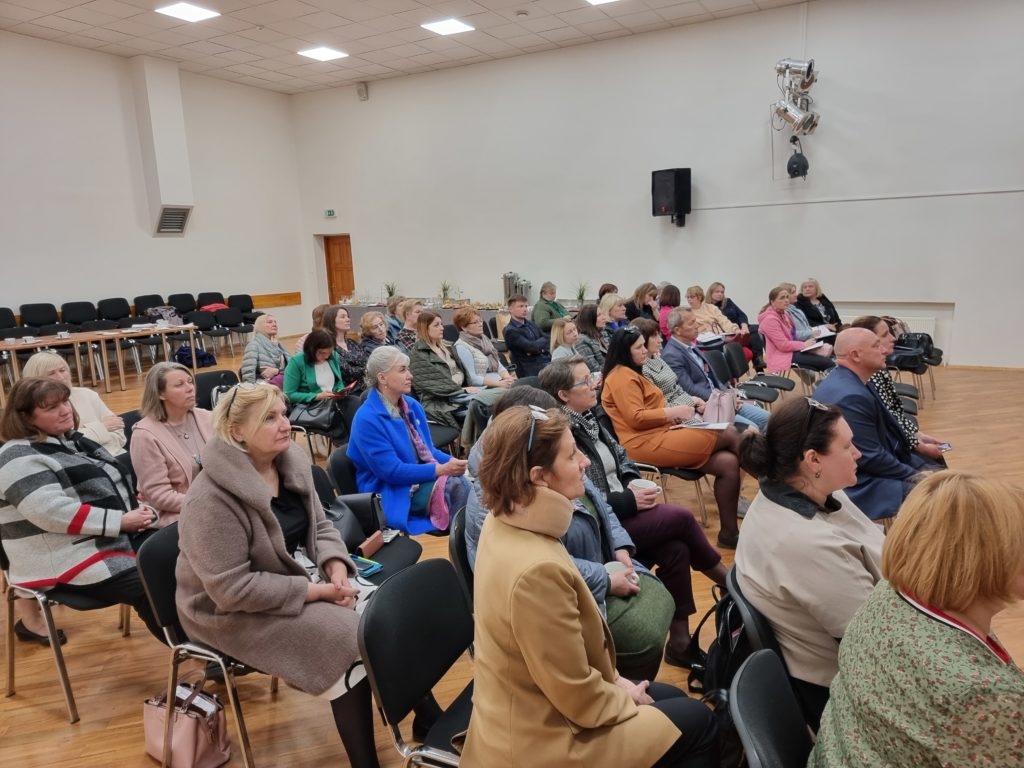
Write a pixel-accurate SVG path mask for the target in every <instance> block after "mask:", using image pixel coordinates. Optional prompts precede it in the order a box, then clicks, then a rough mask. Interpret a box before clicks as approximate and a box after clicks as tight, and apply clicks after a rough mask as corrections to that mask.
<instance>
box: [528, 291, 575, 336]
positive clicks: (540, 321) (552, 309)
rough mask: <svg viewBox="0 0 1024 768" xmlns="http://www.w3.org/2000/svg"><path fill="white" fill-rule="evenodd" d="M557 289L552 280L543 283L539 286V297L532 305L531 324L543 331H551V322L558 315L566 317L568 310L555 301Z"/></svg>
mask: <svg viewBox="0 0 1024 768" xmlns="http://www.w3.org/2000/svg"><path fill="white" fill-rule="evenodd" d="M557 292H558V289H557V288H556V287H555V284H554V283H552V282H547V283H544V285H542V286H541V287H540V299H539V300H538V301H537V303H536V304H534V305H533V313H532V314H531V315H530V319H531V320H533V324H534V325H536V326H537V327H538V328H540V329H541V330H542V331H544V333H550V332H551V324H552V323H553V322H554V321H555V320H557V319H558V318H560V317H568V315H569V311H568V310H567V309H566V308H565V307H563V306H562V305H561V304H559V303H558V302H557V301H555V295H556V294H557Z"/></svg>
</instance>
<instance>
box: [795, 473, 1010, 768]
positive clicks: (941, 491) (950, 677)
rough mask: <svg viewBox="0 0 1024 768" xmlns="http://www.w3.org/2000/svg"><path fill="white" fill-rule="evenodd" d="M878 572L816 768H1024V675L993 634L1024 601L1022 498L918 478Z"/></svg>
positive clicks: (845, 655)
mask: <svg viewBox="0 0 1024 768" xmlns="http://www.w3.org/2000/svg"><path fill="white" fill-rule="evenodd" d="M882 572H883V574H884V576H885V578H886V579H888V581H881V582H879V584H878V586H877V587H876V588H875V590H874V592H873V593H872V594H871V596H870V597H869V598H868V600H867V602H866V603H865V604H864V606H863V607H862V608H861V609H860V610H859V611H858V612H857V615H856V616H854V618H853V620H852V621H851V622H850V624H849V626H848V627H847V629H846V634H845V636H844V637H843V643H842V645H841V646H840V649H839V674H837V675H836V677H835V679H834V680H833V681H832V695H831V699H830V700H829V703H828V706H827V707H826V708H825V712H824V714H823V715H822V718H821V729H820V730H819V731H818V742H817V744H816V745H815V747H814V751H813V752H812V753H811V757H810V761H809V762H808V766H809V768H840V767H843V768H845V767H846V766H849V767H850V768H853V766H857V768H861V766H899V767H900V768H902V767H903V766H911V765H927V766H969V765H985V766H1007V767H1008V766H1020V765H1024V673H1022V672H1021V670H1020V669H1019V668H1018V667H1017V666H1016V665H1015V664H1014V663H1013V660H1012V659H1011V658H1010V656H1009V654H1008V653H1007V652H1006V650H1005V649H1004V648H1003V647H1002V646H1001V645H1000V644H999V641H998V640H996V638H995V636H994V635H993V634H992V626H991V625H992V618H993V617H994V616H995V615H996V614H997V613H999V612H1000V611H1002V610H1003V609H1004V608H1006V607H1007V606H1008V605H1009V604H1011V603H1013V602H1015V601H1018V600H1021V599H1024V489H1021V488H1018V487H1016V486H1012V485H1009V484H1007V483H1004V482H1001V481H998V480H989V479H986V478H982V477H980V476H977V475H972V474H968V473H964V472H940V473H938V474H935V475H932V476H931V477H929V478H927V479H925V480H923V481H922V482H921V483H920V484H919V485H918V486H917V487H916V488H915V489H914V490H913V491H912V492H911V494H910V495H909V496H908V497H907V500H906V501H905V502H904V503H903V507H902V508H901V509H900V514H899V516H898V517H897V518H896V523H895V524H894V525H893V527H892V530H891V531H890V532H889V536H888V537H887V539H886V542H885V548H884V550H883V555H882Z"/></svg>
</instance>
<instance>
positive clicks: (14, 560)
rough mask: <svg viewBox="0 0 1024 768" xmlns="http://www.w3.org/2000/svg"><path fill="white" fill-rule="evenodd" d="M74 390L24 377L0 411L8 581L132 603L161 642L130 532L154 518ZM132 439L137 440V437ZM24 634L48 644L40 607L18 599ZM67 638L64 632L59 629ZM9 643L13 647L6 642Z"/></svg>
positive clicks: (0, 507)
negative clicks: (91, 429) (84, 429)
mask: <svg viewBox="0 0 1024 768" xmlns="http://www.w3.org/2000/svg"><path fill="white" fill-rule="evenodd" d="M78 426H79V423H78V416H77V414H76V413H75V409H74V408H73V407H72V405H71V390H70V388H69V387H68V386H67V385H66V384H64V383H63V382H61V381H57V380H55V379H51V378H46V379H43V378H24V379H21V380H19V381H18V382H17V383H16V384H15V385H14V387H13V388H12V389H11V392H10V394H9V395H8V396H7V407H6V408H5V409H4V412H3V416H2V418H0V439H2V440H3V441H4V442H3V445H2V447H0V538H2V539H3V546H4V551H5V553H6V555H7V559H8V560H9V561H10V567H9V570H8V572H7V576H8V578H9V579H10V583H11V584H13V585H15V586H17V585H19V584H24V585H25V586H28V587H32V588H34V589H42V590H44V591H46V590H49V589H51V588H53V587H55V586H57V585H60V586H61V587H64V588H65V589H69V590H71V591H73V592H77V593H79V594H82V595H87V596H89V597H94V598H97V599H100V600H106V601H109V602H110V604H111V605H114V604H116V603H126V604H128V605H131V606H132V607H133V608H135V611H136V613H138V614H139V618H141V619H142V620H143V621H144V622H145V623H146V628H147V629H149V631H150V632H151V633H152V634H153V636H154V637H156V638H157V639H158V640H160V641H161V642H165V641H164V633H163V630H162V629H161V628H160V624H159V622H157V621H156V619H155V618H154V617H153V613H152V610H151V609H150V607H149V600H148V599H147V597H146V593H145V591H144V590H143V588H142V582H141V580H140V579H139V574H138V571H136V569H135V546H136V542H137V539H135V540H133V538H132V537H136V536H137V535H138V534H140V533H142V532H143V531H147V530H149V529H150V528H151V527H152V526H153V525H154V524H155V523H156V522H157V513H156V512H155V511H154V510H153V509H152V508H151V507H149V506H146V505H141V506H140V505H139V503H138V502H137V501H136V500H135V498H134V496H133V491H132V478H131V475H130V473H128V472H127V471H126V470H125V469H124V468H123V467H122V466H121V464H120V463H119V462H118V461H116V460H115V459H114V457H113V456H111V455H110V453H108V452H107V450H106V449H104V448H103V447H102V446H100V445H99V444H97V443H96V442H94V441H92V440H89V439H88V438H86V437H83V436H82V434H81V433H79V432H78V431H77V430H78ZM133 444H134V441H133ZM16 602H17V604H18V605H17V609H18V614H19V615H20V618H19V619H18V621H17V623H16V624H15V625H14V627H13V631H14V634H15V636H16V637H18V639H19V640H24V641H31V642H36V643H40V644H43V645H48V644H49V643H48V640H47V635H46V627H45V624H44V623H43V619H42V616H41V614H40V612H39V611H38V610H34V609H29V608H28V605H29V603H27V601H25V600H18V601H16ZM57 638H58V640H59V642H60V643H61V645H63V644H64V643H65V642H66V640H67V638H66V636H65V635H64V633H63V630H58V631H57ZM8 650H9V651H10V650H11V649H8Z"/></svg>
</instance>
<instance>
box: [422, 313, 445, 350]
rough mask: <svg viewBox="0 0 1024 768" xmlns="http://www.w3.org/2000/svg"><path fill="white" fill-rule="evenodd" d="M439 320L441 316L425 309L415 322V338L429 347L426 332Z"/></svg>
mask: <svg viewBox="0 0 1024 768" xmlns="http://www.w3.org/2000/svg"><path fill="white" fill-rule="evenodd" d="M440 319H441V316H440V315H439V314H437V313H436V312H431V311H430V310H429V309H425V310H423V311H422V312H420V316H419V318H418V319H417V320H416V338H417V339H419V340H420V341H422V342H423V343H424V344H426V345H427V346H430V338H429V337H428V336H427V330H428V329H429V328H430V324H431V323H433V322H434V321H435V320H440ZM442 322H443V321H442Z"/></svg>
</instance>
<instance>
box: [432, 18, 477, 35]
mask: <svg viewBox="0 0 1024 768" xmlns="http://www.w3.org/2000/svg"><path fill="white" fill-rule="evenodd" d="M420 26H421V27H423V28H424V29H426V30H429V31H431V32H436V33H437V34H439V35H457V34H458V33H459V32H472V31H473V30H474V29H475V27H471V26H469V24H463V23H462V22H461V21H459V20H458V19H445V20H444V21H432V22H430V23H429V24H420Z"/></svg>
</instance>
